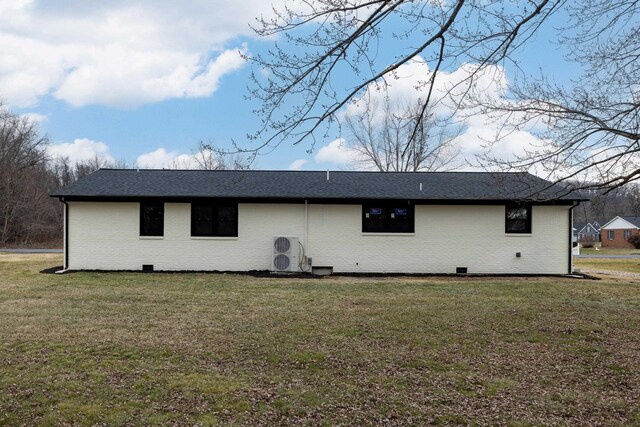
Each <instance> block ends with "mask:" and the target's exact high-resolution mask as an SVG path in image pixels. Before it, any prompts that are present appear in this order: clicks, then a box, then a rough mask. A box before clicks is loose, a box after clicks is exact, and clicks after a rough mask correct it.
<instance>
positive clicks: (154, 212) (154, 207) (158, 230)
mask: <svg viewBox="0 0 640 427" xmlns="http://www.w3.org/2000/svg"><path fill="white" fill-rule="evenodd" d="M140 235H141V236H163V235H164V203H162V202H142V203H140Z"/></svg>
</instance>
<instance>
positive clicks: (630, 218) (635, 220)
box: [602, 215, 640, 228]
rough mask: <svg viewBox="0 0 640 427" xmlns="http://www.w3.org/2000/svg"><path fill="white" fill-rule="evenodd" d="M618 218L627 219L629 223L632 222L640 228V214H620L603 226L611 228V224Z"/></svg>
mask: <svg viewBox="0 0 640 427" xmlns="http://www.w3.org/2000/svg"><path fill="white" fill-rule="evenodd" d="M618 218H620V219H622V220H624V221H627V222H628V223H629V224H631V225H632V226H634V227H635V228H640V216H620V215H618V216H616V217H614V218H613V219H612V220H611V221H609V222H607V223H606V224H605V225H603V226H602V228H609V224H611V223H612V222H613V221H615V220H616V219H618Z"/></svg>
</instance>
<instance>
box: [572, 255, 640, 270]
mask: <svg viewBox="0 0 640 427" xmlns="http://www.w3.org/2000/svg"><path fill="white" fill-rule="evenodd" d="M573 263H574V265H575V267H577V268H582V269H591V270H612V271H627V272H630V273H640V257H638V259H608V258H575V259H574V261H573Z"/></svg>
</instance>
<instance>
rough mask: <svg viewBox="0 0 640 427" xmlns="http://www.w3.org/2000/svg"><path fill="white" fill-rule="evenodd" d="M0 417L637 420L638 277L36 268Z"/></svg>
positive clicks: (5, 279)
mask: <svg viewBox="0 0 640 427" xmlns="http://www.w3.org/2000/svg"><path fill="white" fill-rule="evenodd" d="M58 264H60V257H59V256H51V255H46V256H43V255H39V256H33V255H31V256H15V255H0V425H3V424H4V425H10V426H14V425H96V424H97V425H218V424H220V425H229V424H231V425H233V424H246V425H292V424H294V425H336V424H342V425H425V424H431V425H511V426H529V425H575V426H583V425H607V426H617V425H638V424H640V409H638V408H640V401H639V399H640V394H639V392H638V390H640V341H639V338H638V337H639V331H640V282H635V283H631V282H629V283H627V282H624V281H616V282H606V281H589V280H570V279H560V278H547V279H533V278H532V279H465V278H460V279H446V278H442V279H438V278H424V279H422V278H392V279H381V278H376V279H367V278H357V279H354V278H338V277H332V278H327V279H322V280H319V279H307V280H301V279H286V278H273V279H264V278H261V279H260V278H252V277H246V276H237V275H205V274H133V273H112V274H100V273H74V274H68V275H45V274H39V273H38V271H39V270H40V269H42V268H45V267H50V266H53V265H58Z"/></svg>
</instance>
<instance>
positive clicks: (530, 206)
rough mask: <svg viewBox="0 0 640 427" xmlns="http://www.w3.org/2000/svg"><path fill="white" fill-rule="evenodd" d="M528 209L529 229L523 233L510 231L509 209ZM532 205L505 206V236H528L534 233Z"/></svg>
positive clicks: (514, 204)
mask: <svg viewBox="0 0 640 427" xmlns="http://www.w3.org/2000/svg"><path fill="white" fill-rule="evenodd" d="M523 208H524V209H526V210H527V227H526V229H525V230H523V231H514V230H509V227H508V225H507V224H508V221H509V216H508V213H509V209H523ZM532 212H533V209H532V205H531V203H509V204H506V205H504V232H505V234H516V235H527V234H532V233H533V221H532Z"/></svg>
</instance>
